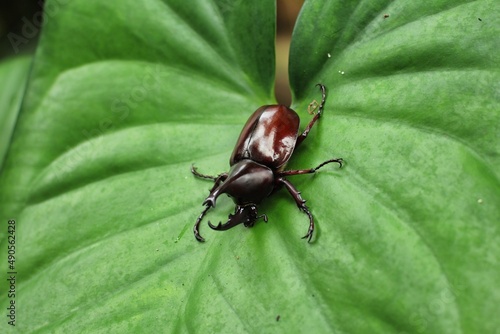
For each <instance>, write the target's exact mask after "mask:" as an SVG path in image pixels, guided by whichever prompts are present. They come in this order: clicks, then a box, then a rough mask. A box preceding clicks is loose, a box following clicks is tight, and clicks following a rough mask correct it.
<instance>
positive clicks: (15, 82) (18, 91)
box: [0, 56, 31, 171]
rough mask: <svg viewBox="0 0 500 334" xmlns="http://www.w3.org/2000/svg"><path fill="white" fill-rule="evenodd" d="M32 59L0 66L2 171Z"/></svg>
mask: <svg viewBox="0 0 500 334" xmlns="http://www.w3.org/2000/svg"><path fill="white" fill-rule="evenodd" d="M30 64H31V57H29V56H22V57H17V58H13V59H9V60H7V61H4V62H2V63H1V64H0V82H2V87H1V89H0V101H1V104H0V124H1V126H2V128H1V129H0V171H1V170H2V165H3V161H4V158H5V155H6V153H7V150H8V148H9V143H10V138H11V136H12V132H13V131H14V126H15V124H16V120H17V116H18V113H19V109H20V108H21V101H22V98H23V93H24V88H25V85H26V80H27V78H28V70H29V68H30Z"/></svg>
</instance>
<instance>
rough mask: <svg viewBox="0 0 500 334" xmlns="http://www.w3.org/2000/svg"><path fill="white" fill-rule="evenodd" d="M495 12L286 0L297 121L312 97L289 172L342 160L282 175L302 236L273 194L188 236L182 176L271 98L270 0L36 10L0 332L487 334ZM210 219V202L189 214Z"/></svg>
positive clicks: (192, 181)
mask: <svg viewBox="0 0 500 334" xmlns="http://www.w3.org/2000/svg"><path fill="white" fill-rule="evenodd" d="M498 7H499V6H498V5H497V4H496V3H494V2H491V1H490V2H488V1H477V2H471V3H463V4H460V3H458V4H457V3H456V2H451V1H438V2H433V3H432V4H425V5H420V4H418V3H417V2H410V1H397V2H390V3H389V2H380V1H378V2H373V1H369V2H368V1H367V2H352V1H351V2H349V3H347V4H346V3H345V2H337V1H320V0H315V1H308V2H306V4H305V7H304V10H303V11H302V13H301V15H300V19H299V21H298V23H297V27H296V29H295V32H294V36H293V42H292V48H291V59H290V78H291V84H292V88H293V93H294V96H295V101H294V106H295V109H296V110H297V112H298V113H299V115H300V116H301V118H302V120H303V123H306V122H307V121H308V120H309V119H310V118H311V116H310V115H308V114H307V112H306V109H307V105H308V104H309V103H310V102H311V101H312V100H313V99H316V100H319V99H320V93H319V90H318V89H317V88H316V87H314V85H315V84H316V83H317V82H323V83H324V84H325V85H326V86H327V87H328V90H329V94H328V98H327V105H326V107H325V111H324V114H323V117H322V118H321V120H320V121H319V122H318V124H317V125H316V126H315V127H314V128H313V130H312V131H311V133H310V136H309V137H308V139H307V140H306V141H305V142H304V144H303V145H301V147H300V148H299V149H298V150H297V152H296V154H295V155H294V156H293V158H292V160H291V161H290V168H310V167H314V166H316V165H317V164H319V163H320V162H322V161H324V160H326V159H329V158H332V157H343V158H344V159H345V160H346V166H345V168H342V169H340V170H339V169H338V168H336V167H334V166H331V165H328V166H325V167H323V168H322V169H321V170H320V171H319V172H318V173H317V174H316V175H307V176H297V177H296V178H293V179H292V178H290V180H291V181H292V182H293V183H294V184H295V185H296V186H297V188H298V189H299V190H300V191H301V192H302V196H303V197H304V198H305V199H307V200H308V205H309V207H310V208H311V211H312V213H313V215H314V217H315V219H316V223H317V229H316V232H315V239H314V242H313V243H312V244H308V243H307V242H305V241H304V240H301V239H300V237H301V236H303V235H304V234H305V232H306V230H307V226H308V224H307V223H308V220H307V216H305V215H304V214H303V213H301V212H300V211H299V210H297V209H296V206H295V204H294V202H293V200H292V199H291V198H290V196H289V195H288V194H287V193H286V191H280V192H278V193H276V194H275V195H273V197H272V198H270V199H269V200H267V201H265V202H264V203H262V205H261V206H260V207H259V210H260V212H262V213H266V214H267V215H268V217H269V223H267V224H264V223H262V222H259V223H257V224H256V225H255V227H253V228H251V229H245V228H244V227H240V226H238V227H236V228H234V229H232V230H230V231H227V232H224V233H219V232H214V231H212V230H210V229H209V228H208V227H207V226H206V224H205V223H203V224H202V226H201V233H202V234H203V236H204V237H205V238H206V239H207V242H206V243H204V244H200V243H198V242H196V241H195V240H194V238H193V235H192V226H193V224H194V221H195V220H196V218H197V217H198V215H199V214H200V212H201V210H202V209H203V207H202V206H201V203H202V202H203V199H204V198H205V196H206V195H207V194H208V192H207V189H209V188H210V187H211V183H210V182H204V181H203V180H198V179H196V178H194V177H193V176H192V175H191V173H190V167H191V164H192V163H196V166H197V167H199V170H200V172H203V173H207V174H217V173H220V172H222V171H226V170H227V168H228V158H229V156H230V154H231V151H232V149H233V145H234V143H235V140H236V138H237V136H238V134H239V131H240V129H241V127H242V125H243V123H244V122H245V120H246V119H247V117H248V116H249V115H250V113H251V112H253V111H254V110H255V109H256V108H257V107H259V106H261V105H263V104H269V103H273V98H272V86H273V79H274V33H275V4H274V2H273V1H270V0H269V1H264V0H262V1H252V2H249V1H242V0H236V1H230V0H219V1H207V0H203V1H202V0H199V1H194V2H193V1H192V2H190V3H189V5H186V2H185V1H180V0H168V1H167V0H165V1H154V0H146V1H142V2H140V3H139V2H133V1H130V0H126V1H122V2H120V3H112V4H108V3H106V2H98V1H95V0H91V1H80V0H75V1H61V0H48V1H47V2H46V13H45V15H46V24H45V26H44V28H43V32H42V36H41V40H40V44H39V47H38V49H37V53H36V55H35V58H34V67H33V71H32V73H31V75H30V79H29V86H28V90H27V93H26V95H25V96H24V100H23V107H22V110H21V113H20V117H19V119H18V122H17V124H16V129H15V132H14V135H13V139H12V143H11V144H10V147H9V151H8V156H7V160H6V161H5V164H4V169H3V171H2V174H1V175H0V203H1V207H2V212H1V216H2V217H1V219H2V221H3V222H7V220H8V219H15V221H16V230H15V233H16V262H15V270H16V272H17V273H18V274H17V276H16V277H17V280H16V285H15V288H16V297H15V298H14V300H15V301H16V306H17V313H16V316H17V318H16V319H17V320H16V321H17V323H16V327H17V329H19V330H21V331H22V332H38V333H45V332H50V333H52V332H64V333H67V332H81V331H82V330H83V331H85V332H96V331H100V332H112V333H115V332H122V333H123V332H148V333H149V332H167V333H168V332H209V333H210V332H235V333H239V332H252V333H262V332H285V333H294V332H306V331H307V332H314V333H331V332H383V333H387V332H429V333H456V332H492V331H493V329H495V330H496V328H498V326H499V325H500V324H499V323H498V320H496V319H497V317H495V315H496V313H495V312H496V309H497V305H498V302H499V301H500V300H499V299H500V297H499V293H498V288H497V287H496V286H497V284H496V280H495V278H496V277H499V276H500V275H499V271H500V269H499V268H498V265H497V263H496V261H495V254H498V251H499V247H500V246H499V245H500V242H499V241H500V240H499V239H500V238H499V231H498V222H499V221H500V212H499V210H500V209H499V208H498V205H497V204H498V203H499V202H500V185H499V184H500V182H499V175H498V173H499V172H498V170H499V169H498V166H499V163H498V159H499V158H498V157H499V156H500V155H499V154H498V153H499V147H498V146H499V145H498V142H499V141H498V139H499V138H498V133H500V132H499V131H498V122H497V120H498V114H499V112H500V110H499V108H498V102H499V99H498V97H499V96H498V91H499V90H498V82H500V81H499V80H498V79H499V71H498V69H497V68H498V66H495V64H498V63H499V62H498V60H499V59H498V58H499V54H500V53H499V52H498V51H499V50H498V49H499V44H498V43H497V41H498V37H497V36H498V35H499V34H498V33H499V31H498V30H499V27H500V24H499V22H498V21H499V19H498V18H497V17H496V16H495V15H494V13H495V11H494V10H493V9H496V8H498ZM386 13H388V14H389V17H387V18H385V19H384V14H386ZM478 17H479V18H481V20H482V21H479V20H478V19H477V18H478ZM328 54H330V57H328ZM339 71H340V73H339ZM342 73H343V74H342ZM495 127H496V128H495ZM232 210H233V204H232V202H231V200H230V199H228V198H226V197H224V198H220V200H219V201H218V203H217V208H216V209H213V210H210V212H209V213H208V215H207V217H206V218H205V219H206V220H211V221H212V222H216V221H219V220H225V219H227V218H226V217H227V214H228V213H230V212H232ZM6 225H7V224H5V225H3V226H6ZM7 232H8V230H7V228H6V227H5V229H3V230H1V231H0V233H2V244H1V245H0V249H4V252H5V249H6V246H7V245H6V244H7V242H8V239H7V238H6V237H7V235H8V233H7ZM4 254H5V255H4V256H5V257H6V256H7V253H4ZM5 262H6V261H3V262H2V263H4V265H3V267H2V268H3V269H2V270H3V272H7V271H8V269H7V267H5V265H6V263H5ZM9 288H11V287H9V286H7V285H6V284H5V283H4V284H0V294H1V295H2V296H7V291H6V290H8V289H9ZM9 298H10V297H9ZM9 302H10V299H8V300H6V299H5V298H4V299H2V302H1V307H3V309H4V310H5V309H6V308H7V306H8V305H9ZM278 316H279V318H278ZM277 320H279V321H277ZM2 326H8V325H7V324H6V323H4V324H2Z"/></svg>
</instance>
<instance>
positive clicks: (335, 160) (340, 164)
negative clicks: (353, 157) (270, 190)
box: [277, 158, 344, 176]
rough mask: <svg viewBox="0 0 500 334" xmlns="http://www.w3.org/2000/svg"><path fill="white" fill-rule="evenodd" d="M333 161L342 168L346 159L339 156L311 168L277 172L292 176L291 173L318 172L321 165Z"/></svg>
mask: <svg viewBox="0 0 500 334" xmlns="http://www.w3.org/2000/svg"><path fill="white" fill-rule="evenodd" d="M332 162H336V163H338V164H339V166H340V168H342V162H344V160H342V158H338V159H330V160H326V161H325V162H322V163H320V164H319V165H318V166H316V167H314V168H311V169H294V170H285V171H282V172H278V173H277V174H278V175H279V176H290V175H301V174H312V173H316V171H317V170H318V169H320V168H321V167H323V166H324V165H327V164H329V163H332Z"/></svg>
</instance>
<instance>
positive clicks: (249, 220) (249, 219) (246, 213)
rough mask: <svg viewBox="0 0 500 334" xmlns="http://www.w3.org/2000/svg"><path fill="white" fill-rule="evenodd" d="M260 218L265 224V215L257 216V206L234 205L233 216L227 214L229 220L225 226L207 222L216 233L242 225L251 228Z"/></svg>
mask: <svg viewBox="0 0 500 334" xmlns="http://www.w3.org/2000/svg"><path fill="white" fill-rule="evenodd" d="M261 217H262V218H263V219H264V221H266V222H267V216H266V215H261V216H257V206H256V205H255V204H248V205H244V206H242V205H236V208H235V209H234V214H229V219H228V221H227V222H226V223H225V224H222V223H221V222H219V224H218V225H217V226H215V225H212V223H210V222H208V225H209V226H210V227H211V228H212V229H214V230H217V231H225V230H229V229H230V228H232V227H235V226H236V225H239V224H243V225H245V226H246V227H252V226H253V224H254V223H255V221H256V220H257V219H258V218H261Z"/></svg>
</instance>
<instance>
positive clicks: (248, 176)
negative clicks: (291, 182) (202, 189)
mask: <svg viewBox="0 0 500 334" xmlns="http://www.w3.org/2000/svg"><path fill="white" fill-rule="evenodd" d="M274 184H275V182H274V174H273V171H272V170H271V169H270V168H269V167H266V166H264V165H262V164H259V163H257V162H255V161H253V160H250V159H243V160H241V161H239V162H237V163H235V164H234V165H233V166H232V167H231V169H230V170H229V173H228V176H227V179H226V180H225V181H224V182H223V183H222V184H221V185H220V186H219V187H217V188H216V189H214V190H213V191H212V192H211V193H210V195H209V196H208V197H207V200H206V201H207V202H211V203H213V204H215V200H216V198H217V197H218V196H219V195H220V194H228V195H229V196H231V197H232V198H233V201H234V202H235V203H236V204H238V205H246V204H258V203H260V202H261V201H262V200H263V199H264V198H266V197H267V196H269V194H270V193H271V192H272V191H273V189H274Z"/></svg>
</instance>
